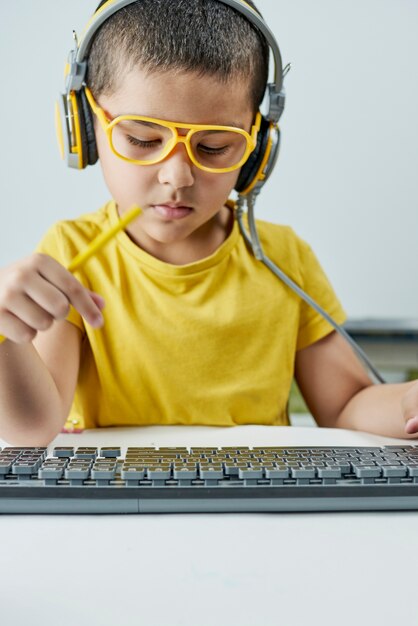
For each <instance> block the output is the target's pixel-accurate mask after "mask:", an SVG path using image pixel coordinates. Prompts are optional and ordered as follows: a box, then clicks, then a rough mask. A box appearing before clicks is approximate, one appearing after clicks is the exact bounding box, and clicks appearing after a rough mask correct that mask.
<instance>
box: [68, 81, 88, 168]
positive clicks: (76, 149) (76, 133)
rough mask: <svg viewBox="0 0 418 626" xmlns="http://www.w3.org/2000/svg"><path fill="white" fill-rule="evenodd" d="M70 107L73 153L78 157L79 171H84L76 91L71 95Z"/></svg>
mask: <svg viewBox="0 0 418 626" xmlns="http://www.w3.org/2000/svg"><path fill="white" fill-rule="evenodd" d="M70 107H71V110H70V111H69V115H70V116H71V122H70V124H71V152H72V154H75V155H77V157H78V160H77V165H78V169H79V170H82V169H83V167H84V158H83V144H82V138H81V130H80V112H79V107H78V100H77V95H76V93H75V92H74V91H72V92H71V93H70Z"/></svg>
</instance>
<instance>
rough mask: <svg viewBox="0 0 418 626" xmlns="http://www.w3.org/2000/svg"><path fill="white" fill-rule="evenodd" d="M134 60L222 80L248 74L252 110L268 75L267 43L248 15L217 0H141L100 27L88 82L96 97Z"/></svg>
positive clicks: (152, 69)
mask: <svg viewBox="0 0 418 626" xmlns="http://www.w3.org/2000/svg"><path fill="white" fill-rule="evenodd" d="M246 2H247V3H248V4H250V5H251V6H252V7H253V8H254V9H256V7H255V6H254V4H253V2H252V1H251V0H246ZM102 4H103V3H102ZM99 6H100V5H99ZM256 10H257V9H256ZM257 11H258V10H257ZM115 51H117V53H116V54H115ZM137 64H140V66H141V67H142V68H144V69H145V70H147V71H149V72H155V71H159V70H160V71H166V70H177V71H193V72H197V73H198V74H199V75H201V76H202V75H205V74H208V75H212V76H216V77H217V78H219V79H220V80H221V81H224V82H227V81H228V80H230V79H231V78H236V77H241V76H242V77H245V78H248V80H249V97H250V99H251V103H252V106H253V109H254V111H256V110H257V109H258V107H259V106H260V103H261V101H262V99H263V96H264V91H265V87H266V83H267V80H268V64H269V46H268V44H267V41H266V39H265V37H264V36H263V35H262V34H261V33H260V32H259V30H258V29H257V28H256V27H255V26H254V25H253V24H252V23H251V22H250V21H249V20H247V19H246V18H245V17H244V16H243V15H242V14H240V13H238V11H236V10H234V9H232V8H231V7H230V6H228V5H226V4H223V3H222V2H218V0H140V1H138V2H134V3H132V4H130V5H128V6H126V7H124V8H123V9H120V10H119V11H117V12H116V13H115V14H114V15H112V16H111V17H110V18H109V19H107V20H106V22H105V23H104V24H103V26H101V28H100V29H99V30H98V32H97V34H96V36H95V37H94V40H93V43H92V46H91V49H90V52H89V59H88V70H87V77H86V82H87V84H88V85H89V87H90V89H91V90H92V92H93V94H94V95H95V96H96V97H98V96H99V95H100V94H102V93H103V94H107V95H111V94H112V93H114V92H115V91H116V90H117V88H118V84H119V81H120V79H121V78H122V77H123V76H124V75H125V74H126V72H127V71H129V70H131V69H133V68H134V67H135V66H136V65H137Z"/></svg>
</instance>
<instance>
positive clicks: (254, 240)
mask: <svg viewBox="0 0 418 626" xmlns="http://www.w3.org/2000/svg"><path fill="white" fill-rule="evenodd" d="M258 192H259V191H258V190H257V189H255V190H254V191H252V192H251V193H249V194H248V195H246V196H242V195H241V194H239V195H238V199H237V201H236V207H235V212H236V217H237V221H238V225H239V228H240V231H241V234H242V236H243V237H244V240H245V242H246V243H247V245H248V246H249V248H250V250H251V251H252V252H253V254H254V256H255V258H256V259H257V260H258V261H261V262H262V263H264V265H266V267H268V269H269V270H271V271H272V272H273V274H275V275H276V276H277V277H278V278H279V279H280V280H281V281H283V282H284V283H285V285H287V286H288V287H289V288H290V289H291V290H292V291H294V292H295V293H296V294H297V295H298V296H299V297H300V298H301V299H302V300H304V301H305V302H306V303H307V304H308V305H309V306H310V307H312V308H313V309H314V310H315V311H316V312H317V313H319V314H320V315H321V316H322V317H323V318H324V319H325V320H326V321H327V322H328V323H329V324H330V325H331V326H332V327H333V328H334V329H335V330H336V331H337V332H338V333H339V334H340V335H341V336H342V337H343V338H344V339H345V341H347V342H348V344H349V345H350V346H351V348H352V349H353V350H354V352H355V353H356V354H357V356H358V357H359V358H360V360H361V361H362V362H363V364H364V365H365V366H366V368H367V369H368V370H370V372H371V373H372V375H373V377H374V379H375V381H376V382H377V383H381V384H383V383H385V380H384V378H383V377H382V376H381V374H380V373H379V372H378V370H377V369H376V368H375V367H374V365H373V364H372V363H371V361H370V359H369V358H368V356H367V355H366V353H365V352H364V350H363V349H362V348H361V347H360V346H359V345H358V344H357V343H356V342H355V341H354V339H353V338H352V337H351V336H350V335H349V334H348V333H347V331H346V330H345V329H344V328H343V327H342V326H340V325H339V324H338V323H337V322H336V321H335V320H334V319H333V318H332V317H331V316H330V315H329V314H328V313H327V312H326V311H325V310H324V309H323V308H322V307H321V306H320V305H319V304H318V303H317V302H315V300H313V299H312V298H311V297H310V296H309V295H308V294H307V293H305V291H303V289H302V288H301V287H299V285H298V284H297V283H295V282H294V281H293V280H292V279H291V278H289V276H287V274H285V273H284V272H283V270H281V269H280V268H279V267H278V266H277V265H276V264H275V263H273V261H272V260H271V259H269V258H268V257H267V256H266V255H265V254H264V251H263V248H262V246H261V243H260V239H259V236H258V232H257V228H256V224H255V219H254V206H255V200H256V197H257V195H258ZM244 204H246V205H247V219H248V227H249V230H250V234H248V233H247V231H246V229H245V226H244V223H243V216H244Z"/></svg>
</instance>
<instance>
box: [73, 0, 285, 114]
mask: <svg viewBox="0 0 418 626" xmlns="http://www.w3.org/2000/svg"><path fill="white" fill-rule="evenodd" d="M136 1H137V0H107V2H106V3H105V4H103V6H101V7H100V8H99V9H98V10H97V11H96V13H94V15H93V16H92V17H91V19H90V21H89V22H88V23H87V25H86V27H85V29H84V31H83V33H82V35H81V40H80V43H79V44H78V42H77V40H76V44H75V48H74V49H73V50H72V51H71V52H70V55H69V59H68V62H69V72H68V74H67V76H66V91H67V93H70V92H71V91H80V90H81V89H82V88H83V84H84V79H85V76H86V71H87V57H88V53H89V51H90V47H91V43H92V41H93V37H94V35H95V33H96V32H97V30H98V29H99V28H100V26H102V24H103V23H104V22H105V21H106V20H107V19H108V18H109V17H110V16H111V15H113V14H114V13H116V12H117V11H119V10H120V9H123V8H124V7H126V6H128V5H129V4H133V3H134V2H136ZM218 1H219V2H221V3H222V4H226V5H228V6H230V7H232V8H233V9H235V10H236V11H238V12H239V13H241V14H242V15H243V16H244V17H245V18H247V20H248V21H250V22H251V23H252V24H254V26H256V27H257V28H258V30H259V31H260V32H261V33H262V34H263V35H264V37H265V39H266V41H267V43H268V45H269V47H270V50H271V51H272V53H273V59H274V82H273V83H269V84H268V85H267V92H268V96H269V102H268V112H267V113H266V118H267V119H268V120H269V121H271V122H278V121H279V119H280V116H281V114H282V112H283V109H284V100H285V96H284V93H283V65H282V57H281V54H280V50H279V46H278V44H277V41H276V39H275V37H274V35H273V33H272V31H271V30H270V28H269V27H268V26H267V24H266V23H265V22H264V20H263V19H262V17H261V16H260V15H259V14H258V13H257V12H256V11H255V10H254V9H253V8H252V7H251V6H250V5H249V4H247V2H245V0H218Z"/></svg>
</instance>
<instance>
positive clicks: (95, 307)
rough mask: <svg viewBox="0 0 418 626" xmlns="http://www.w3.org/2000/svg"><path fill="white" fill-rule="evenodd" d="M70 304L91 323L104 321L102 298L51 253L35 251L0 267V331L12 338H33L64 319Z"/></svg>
mask: <svg viewBox="0 0 418 626" xmlns="http://www.w3.org/2000/svg"><path fill="white" fill-rule="evenodd" d="M70 305H73V307H74V308H75V309H76V310H77V311H78V312H79V313H80V315H81V316H82V317H83V318H84V319H85V320H86V322H87V323H89V324H90V325H92V326H93V327H99V326H101V325H102V324H103V316H102V314H101V310H102V309H103V307H104V300H103V298H102V297H101V296H99V295H98V294H96V293H94V292H92V291H90V290H89V289H87V288H85V287H84V286H83V285H82V284H81V283H80V282H79V281H78V280H77V279H76V278H75V276H73V275H72V274H71V273H70V272H68V271H67V270H66V269H65V268H64V267H63V266H62V265H60V264H59V263H58V262H57V261H55V260H54V259H53V258H52V257H49V256H47V255H43V254H34V255H31V256H30V257H28V258H27V259H24V260H22V261H18V262H17V263H15V264H13V265H12V266H10V267H8V268H5V269H2V270H0V334H3V335H4V336H5V337H8V338H9V339H11V340H12V341H15V342H17V343H23V342H29V341H32V340H33V339H34V337H35V336H36V333H37V332H38V331H45V330H47V329H48V328H49V327H50V326H51V325H52V324H53V322H54V321H59V320H63V319H65V318H66V317H67V315H68V313H69V310H70Z"/></svg>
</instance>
